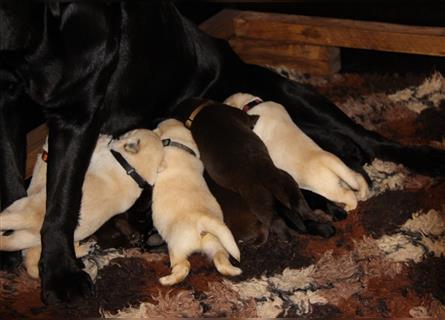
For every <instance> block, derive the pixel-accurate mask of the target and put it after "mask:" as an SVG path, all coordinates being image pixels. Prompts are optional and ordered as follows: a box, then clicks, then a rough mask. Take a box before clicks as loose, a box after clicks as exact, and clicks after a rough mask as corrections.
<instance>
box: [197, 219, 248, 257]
mask: <svg viewBox="0 0 445 320" xmlns="http://www.w3.org/2000/svg"><path fill="white" fill-rule="evenodd" d="M198 229H199V230H200V231H201V232H203V231H204V232H208V233H211V234H213V235H214V236H215V237H216V238H218V240H219V241H220V242H221V244H222V246H223V247H224V249H226V250H227V252H228V253H229V254H230V255H231V256H232V257H234V258H235V259H236V260H237V261H240V258H241V254H240V251H239V248H238V245H237V244H236V241H235V238H234V237H233V235H232V232H231V231H230V230H229V228H228V227H227V226H226V225H225V224H224V222H222V221H220V220H218V219H215V218H211V217H208V216H203V217H202V218H201V219H200V220H199V225H198Z"/></svg>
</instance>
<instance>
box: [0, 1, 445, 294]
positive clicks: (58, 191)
mask: <svg viewBox="0 0 445 320" xmlns="http://www.w3.org/2000/svg"><path fill="white" fill-rule="evenodd" d="M240 91H243V92H249V93H251V94H253V95H257V96H261V97H263V98H264V99H265V100H272V101H276V102H278V103H280V104H282V105H284V106H285V107H286V109H287V111H288V113H289V114H290V115H291V117H292V119H293V120H294V121H295V123H296V124H297V125H298V126H299V127H300V128H301V129H302V130H303V131H305V133H306V134H308V135H309V136H310V137H311V138H313V139H314V140H315V142H317V143H318V144H319V145H320V146H321V147H323V148H324V149H326V150H327V151H329V152H332V153H334V154H336V155H337V156H339V157H340V158H341V159H342V160H343V161H344V162H345V163H347V164H348V166H350V167H352V168H354V169H355V168H358V167H360V166H361V165H363V164H364V163H365V162H366V161H370V160H372V159H373V158H375V157H379V158H381V159H383V160H390V161H394V162H399V163H402V164H405V165H406V166H408V167H409V168H411V169H414V170H416V171H418V172H420V173H425V174H430V175H445V151H440V150H436V149H433V148H429V147H424V146H419V147H404V146H401V145H399V144H397V143H395V142H392V141H388V140H386V139H384V138H383V137H381V136H379V135H377V134H375V133H373V132H371V131H368V130H365V129H364V128H363V127H361V126H360V125H358V124H355V123H354V122H353V121H351V120H350V119H349V118H348V117H347V116H346V115H345V114H344V113H342V112H341V111H340V110H339V109H338V108H337V107H336V106H335V105H334V104H333V103H331V102H330V101H328V100H327V99H325V98H324V97H322V96H320V95H318V94H316V93H314V92H312V91H311V90H309V89H307V88H305V87H303V86H302V85H299V84H297V83H294V82H292V81H289V80H287V79H285V78H283V77H281V76H279V75H277V74H275V73H274V72H272V71H270V70H267V69H265V68H261V67H259V66H254V65H248V64H244V63H243V62H242V61H241V60H240V59H239V58H238V57H237V56H236V55H235V53H234V52H233V51H232V49H231V48H230V46H229V45H228V44H227V43H226V42H225V41H222V40H217V39H214V38H211V37H209V36H207V35H205V34H204V33H203V32H201V31H200V30H199V28H198V27H197V26H195V25H194V24H192V23H191V22H190V21H188V20H187V19H185V18H184V17H182V16H181V14H180V13H179V12H178V11H177V10H176V8H175V6H174V5H173V4H172V2H169V1H127V2H114V1H110V2H107V3H101V2H94V3H91V2H90V3H88V2H75V3H65V2H63V3H57V2H48V3H44V2H27V1H10V2H1V4H0V147H1V150H2V152H0V188H1V189H0V193H1V195H0V196H1V198H2V199H1V206H2V207H5V206H7V205H9V204H10V203H11V202H13V201H14V200H16V199H18V198H19V197H22V196H24V195H25V188H24V185H23V171H24V166H23V162H24V161H23V159H24V157H23V155H24V154H25V142H24V141H25V133H24V132H23V130H19V128H24V122H25V119H26V118H27V116H28V114H27V113H24V112H22V111H21V110H22V109H21V108H20V106H21V105H22V103H25V104H27V105H28V106H29V107H30V108H36V109H39V111H43V113H44V114H45V116H46V119H47V121H48V124H49V148H50V150H51V154H52V156H51V158H50V160H49V163H48V178H47V184H48V185H47V210H46V217H45V221H44V224H43V228H42V231H41V233H42V256H41V260H40V277H41V281H42V293H43V294H42V298H43V300H44V301H45V302H51V303H54V302H58V301H67V300H72V299H76V298H79V297H82V296H86V295H88V294H89V293H90V292H91V289H92V283H91V281H90V279H89V277H88V275H87V274H86V273H84V272H83V271H82V270H81V269H80V265H79V264H78V263H77V261H76V259H75V255H74V246H73V233H74V229H75V227H76V224H77V219H78V212H79V207H80V200H81V196H82V193H81V186H82V183H83V179H84V175H85V171H86V169H87V167H88V163H89V160H90V157H91V153H92V151H93V148H94V144H95V143H96V141H97V138H98V135H99V133H104V134H110V135H115V136H117V135H119V134H122V133H123V132H126V131H129V130H131V129H135V128H138V127H148V128H152V124H153V120H154V119H156V118H157V117H166V116H169V115H170V114H171V112H172V111H174V109H175V106H176V105H177V104H178V103H179V102H180V101H182V100H184V99H186V98H188V97H192V96H202V97H208V98H211V99H214V100H218V101H222V100H223V99H225V98H226V97H228V96H230V95H231V94H234V93H236V92H240ZM337 143H340V144H342V145H348V146H349V145H350V146H351V147H350V148H349V147H348V148H336V145H337ZM341 153H344V154H341ZM225 158H226V159H228V158H229V157H225ZM346 159H347V160H348V161H346Z"/></svg>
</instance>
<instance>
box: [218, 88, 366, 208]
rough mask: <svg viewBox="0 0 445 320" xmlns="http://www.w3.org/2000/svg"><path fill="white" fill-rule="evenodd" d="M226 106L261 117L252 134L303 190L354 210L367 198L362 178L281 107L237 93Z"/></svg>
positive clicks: (278, 165) (227, 101)
mask: <svg viewBox="0 0 445 320" xmlns="http://www.w3.org/2000/svg"><path fill="white" fill-rule="evenodd" d="M224 103H225V104H227V105H230V106H232V107H235V108H238V109H242V110H244V111H246V112H247V113H248V114H250V115H259V116H260V118H259V119H258V121H257V123H256V124H255V127H254V129H253V131H254V132H255V133H256V134H257V135H258V136H259V137H260V138H261V140H262V141H263V142H264V144H265V145H266V147H267V150H268V151H269V154H270V156H271V158H272V160H273V162H274V164H275V165H276V166H277V167H278V168H280V169H282V170H284V171H286V172H288V173H289V174H290V175H291V176H292V177H293V178H294V179H295V181H297V183H298V184H299V186H300V188H302V189H306V190H310V191H313V192H315V193H318V194H320V195H322V196H324V197H325V198H327V199H329V200H331V201H334V202H337V203H343V204H344V205H345V209H346V210H352V209H355V208H356V207H357V200H364V199H365V198H366V197H367V195H368V193H369V189H368V184H367V183H366V181H365V179H364V178H363V176H362V175H360V174H359V173H357V172H355V171H353V170H351V169H349V168H348V167H347V166H346V165H345V164H344V163H343V162H342V161H341V160H340V159H339V158H338V157H336V156H335V155H333V154H332V153H329V152H326V151H324V150H323V149H321V148H320V147H319V146H318V145H317V144H316V143H315V142H314V141H313V140H312V139H311V138H309V137H308V136H307V135H306V134H305V133H304V132H303V131H301V130H300V129H299V128H298V127H297V126H296V125H295V123H294V122H293V121H292V119H291V117H290V116H289V114H288V113H287V111H286V109H285V108H284V107H283V106H282V105H280V104H278V103H275V102H272V101H266V102H263V101H262V100H261V99H260V98H258V97H255V96H253V95H251V94H246V93H237V94H234V95H232V96H230V97H229V98H227V99H226V101H225V102H224Z"/></svg>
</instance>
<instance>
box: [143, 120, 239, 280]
mask: <svg viewBox="0 0 445 320" xmlns="http://www.w3.org/2000/svg"><path fill="white" fill-rule="evenodd" d="M155 132H158V134H159V135H160V137H161V139H167V138H169V139H171V140H172V141H176V142H179V143H181V144H183V145H186V146H187V147H189V148H191V149H192V150H194V151H195V153H196V154H197V156H199V153H198V148H197V146H196V144H195V142H194V140H193V138H192V135H191V133H190V131H189V130H188V129H186V128H185V127H184V125H183V124H182V123H181V122H179V121H177V120H173V119H169V120H165V121H164V122H162V123H161V124H160V125H159V127H158V129H157V130H155ZM164 154H165V156H164V163H165V166H166V169H165V170H164V171H162V172H161V173H159V175H158V177H157V180H156V184H155V186H154V189H153V205H152V209H153V210H152V212H153V224H154V226H155V227H156V229H157V230H158V231H159V234H160V235H162V237H163V238H164V240H165V241H166V242H167V244H168V249H169V254H170V262H171V266H172V273H171V274H170V275H168V276H165V277H162V278H160V279H159V281H160V282H161V284H163V285H173V284H175V283H178V282H180V281H182V280H183V279H184V278H185V277H186V276H187V274H188V273H189V270H190V263H189V262H188V260H187V257H188V256H189V255H190V254H191V253H193V252H199V251H201V252H204V253H206V254H207V255H208V256H209V257H210V258H211V259H213V262H214V264H215V266H216V268H217V270H218V271H219V272H220V273H222V274H224V275H230V276H234V275H238V274H240V273H241V270H240V269H239V268H235V267H234V266H232V265H231V263H230V262H229V259H228V253H227V252H229V253H230V254H231V255H232V256H233V257H234V258H235V259H237V260H238V261H239V259H240V252H239V249H238V246H237V244H236V242H235V240H234V238H233V235H232V233H231V232H230V230H229V229H228V228H227V226H226V225H225V224H224V222H223V214H222V211H221V208H220V206H219V204H218V202H217V201H216V199H215V198H214V197H213V195H212V194H211V193H210V190H209V189H208V187H207V184H206V182H205V180H204V178H203V176H202V174H203V171H204V167H203V164H202V162H201V160H199V158H198V157H195V156H193V155H191V154H189V153H187V152H186V151H184V150H182V149H180V148H178V147H174V146H168V147H165V150H164Z"/></svg>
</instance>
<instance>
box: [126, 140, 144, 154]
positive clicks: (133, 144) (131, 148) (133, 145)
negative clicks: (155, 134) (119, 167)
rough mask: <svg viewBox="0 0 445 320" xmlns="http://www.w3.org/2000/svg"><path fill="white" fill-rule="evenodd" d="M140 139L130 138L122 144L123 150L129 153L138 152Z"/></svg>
mask: <svg viewBox="0 0 445 320" xmlns="http://www.w3.org/2000/svg"><path fill="white" fill-rule="evenodd" d="M140 144H141V140H140V139H137V140H132V141H129V142H127V143H126V144H124V150H125V151H127V152H129V153H138V152H139V149H140Z"/></svg>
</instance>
